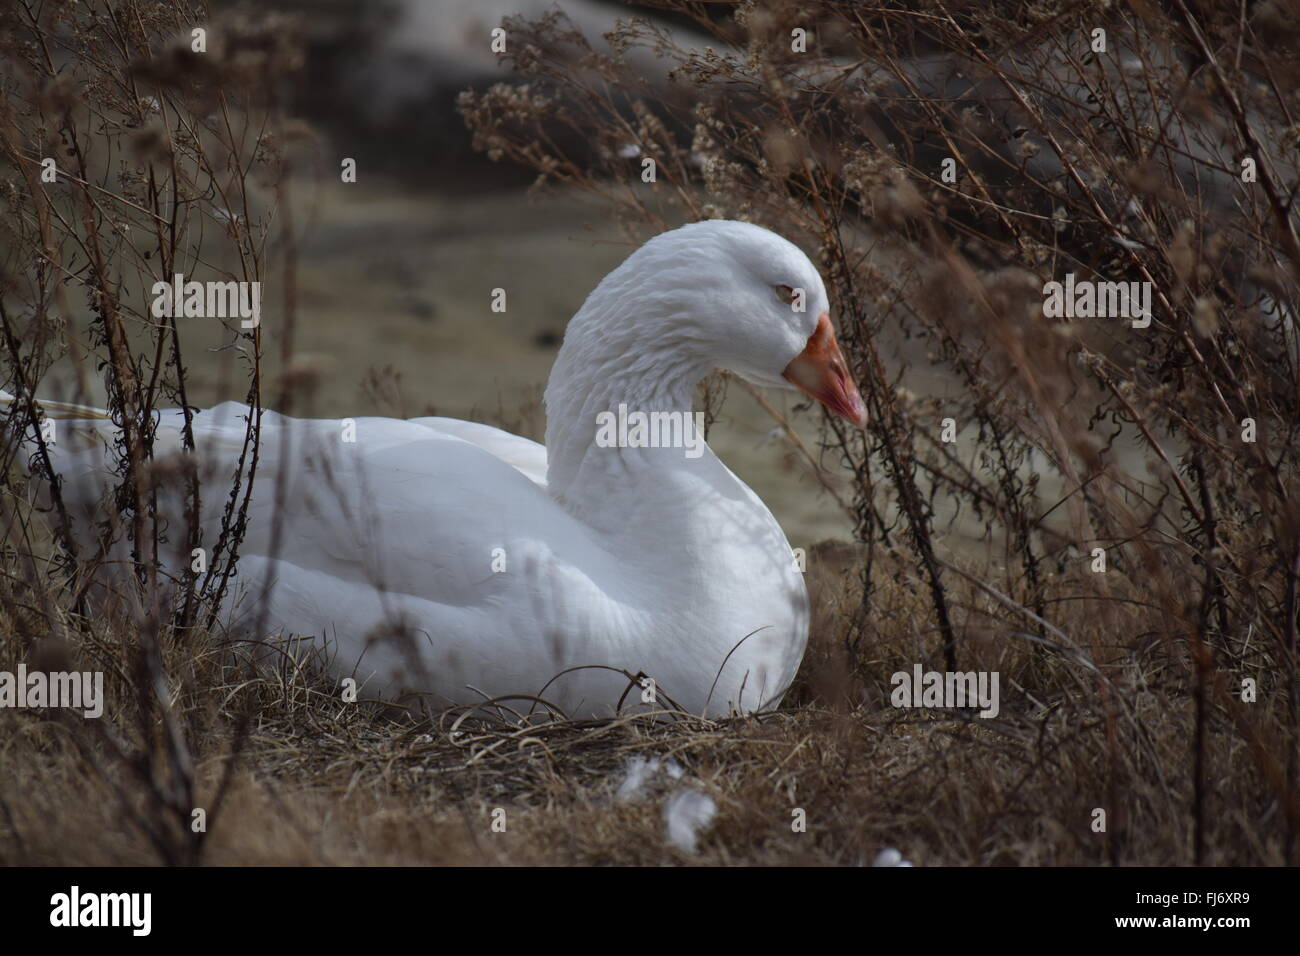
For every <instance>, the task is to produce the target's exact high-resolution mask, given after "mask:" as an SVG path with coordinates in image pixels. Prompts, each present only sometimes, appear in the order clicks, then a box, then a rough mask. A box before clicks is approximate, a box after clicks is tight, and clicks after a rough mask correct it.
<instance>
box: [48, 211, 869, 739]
mask: <svg viewBox="0 0 1300 956" xmlns="http://www.w3.org/2000/svg"><path fill="white" fill-rule="evenodd" d="M800 299H802V302H800ZM799 305H802V306H803V308H802V309H800V308H799V307H798V306H799ZM715 368H723V369H729V370H731V371H732V372H734V373H736V374H738V375H740V376H743V377H744V378H746V379H747V380H749V381H750V382H753V383H755V384H757V385H761V386H774V387H785V388H789V387H795V388H798V389H800V390H802V391H803V392H805V393H807V394H808V395H810V396H812V397H813V398H816V399H817V400H818V401H820V402H822V403H823V404H824V405H826V406H827V407H828V408H829V409H830V410H832V411H833V412H835V413H837V414H839V415H841V416H842V417H844V418H846V419H847V420H849V421H850V422H852V423H854V424H855V425H858V426H861V425H862V424H863V423H864V421H865V411H864V408H863V404H862V400H861V398H860V396H859V393H858V390H857V388H856V386H855V385H854V383H853V381H852V379H851V377H850V376H849V374H848V371H847V367H846V364H845V362H844V359H843V357H842V355H841V353H840V349H839V345H838V343H837V342H836V339H835V334H834V332H833V331H832V328H831V324H830V318H829V313H828V302H827V297H826V290H825V287H824V286H823V284H822V280H821V277H820V276H819V275H818V274H817V270H816V268H815V267H814V266H813V264H812V263H811V262H810V261H809V260H808V258H807V257H806V256H805V255H804V254H803V253H802V252H800V251H799V249H798V248H797V247H795V246H794V245H793V244H792V243H790V242H788V241H786V240H785V239H783V238H781V237H779V236H777V235H775V234H774V233H772V232H769V231H767V230H765V229H762V228H760V227H758V226H754V225H750V224H747V223H742V222H731V221H721V220H713V221H707V222H700V223H695V224H692V225H688V226H684V227H682V228H680V229H676V230H673V231H671V232H667V233H664V234H662V235H660V236H658V237H656V238H654V239H652V240H650V241H649V242H647V243H646V244H645V245H643V246H642V247H641V248H640V249H638V250H637V251H636V252H635V253H633V254H632V255H631V256H630V257H629V258H628V259H627V260H626V261H625V262H624V263H623V264H622V265H620V266H619V267H618V268H617V269H615V270H614V271H613V272H611V273H610V274H609V275H608V276H606V277H605V279H604V280H603V281H602V282H601V283H600V285H599V286H598V287H597V288H596V290H595V291H594V292H593V293H592V294H591V295H590V296H589V297H588V298H587V301H586V302H585V303H584V304H583V306H582V308H581V309H580V310H579V311H578V313H577V314H576V315H575V316H574V317H573V319H572V320H571V321H570V323H569V326H568V330H567V332H566V334H565V338H564V344H563V347H562V348H561V349H560V353H559V356H558V358H557V360H556V363H555V366H554V368H553V370H552V372H551V376H550V381H549V384H548V385H547V389H546V413H547V429H546V446H545V447H543V446H541V445H538V444H537V443H535V442H531V441H528V440H526V439H524V438H520V437H517V436H515V435H511V434H509V433H506V432H503V431H500V430H498V429H495V428H490V427H488V426H485V425H478V424H473V423H470V422H464V421H457V420H454V419H448V418H418V419H412V420H408V421H402V420H395V419H387V418H360V419H356V421H355V441H354V442H348V441H346V440H343V438H344V437H345V436H344V429H343V428H342V427H341V424H340V422H336V421H319V420H298V419H292V418H287V417H284V416H280V415H277V414H275V413H272V412H265V413H264V415H263V424H262V436H261V437H262V446H261V449H262V450H261V462H260V464H259V467H258V473H257V479H256V484H255V492H254V494H253V498H252V507H251V509H250V516H249V528H248V533H247V535H246V537H245V539H244V542H243V545H242V547H241V548H240V557H239V562H238V566H237V575H236V578H235V579H234V580H236V581H237V582H238V586H237V587H236V588H234V589H232V591H231V593H230V594H229V595H228V599H227V601H226V607H225V608H223V614H224V617H225V619H226V620H227V621H228V622H229V624H230V626H232V627H234V628H236V629H238V628H240V627H242V628H245V629H247V628H250V627H253V626H254V625H255V624H256V623H260V624H261V625H262V630H263V633H264V634H271V633H284V634H290V635H303V636H310V637H313V638H318V639H323V640H324V641H326V642H328V643H329V645H330V646H331V651H332V654H333V657H334V669H335V670H336V671H337V672H338V673H340V674H341V675H344V676H353V677H355V678H356V679H357V681H358V683H359V684H361V685H362V687H363V690H364V692H366V693H369V694H371V695H374V696H380V697H383V698H385V699H398V698H402V697H404V696H405V695H407V694H410V693H420V694H423V695H427V697H426V699H427V700H428V701H429V702H431V703H432V704H433V705H435V706H442V705H449V704H473V703H476V702H480V701H482V700H484V699H485V698H495V697H498V696H507V695H512V694H521V695H529V694H532V695H540V696H542V697H544V698H545V699H546V700H547V701H550V702H552V703H554V704H555V705H557V706H558V707H559V708H561V709H562V710H563V711H564V712H565V713H567V714H568V715H570V716H579V715H582V716H585V715H594V714H608V713H610V712H611V711H613V710H614V709H615V708H616V707H617V706H618V705H619V702H620V700H623V701H624V704H623V706H624V707H625V708H628V707H632V706H637V707H640V706H641V704H642V702H641V693H642V688H640V687H637V688H632V690H631V692H629V680H628V678H627V677H626V676H625V674H632V675H638V674H641V675H645V676H646V677H649V678H651V679H653V680H654V682H655V686H656V689H657V691H658V693H660V694H662V696H661V697H660V698H659V701H660V705H661V706H662V705H663V704H664V703H665V702H666V700H671V701H673V702H675V703H676V704H679V705H680V706H681V707H683V708H684V709H686V710H689V711H691V712H694V713H697V714H706V715H718V714H726V713H729V712H735V711H741V712H745V711H753V710H757V709H762V708H766V707H770V706H774V705H775V704H776V703H778V702H779V701H780V699H781V697H782V695H783V694H784V693H785V691H786V689H787V688H788V687H789V685H790V682H791V681H792V679H793V678H794V675H795V671H796V669H797V668H798V666H799V662H800V659H801V658H802V656H803V651H804V646H805V643H806V641H807V634H808V598H807V592H806V590H805V588H804V583H803V579H802V576H801V574H800V573H799V571H798V570H797V569H796V567H795V563H794V560H793V558H792V555H791V549H790V545H789V543H788V542H787V541H786V538H785V535H784V534H783V533H782V531H781V528H780V526H779V525H778V524H777V522H776V520H775V519H774V518H773V517H772V514H771V512H769V511H768V509H767V508H766V507H765V506H764V505H763V502H762V501H760V500H759V499H758V497H757V496H756V495H755V494H754V492H752V491H751V490H750V489H749V488H748V487H747V486H746V485H745V484H744V483H743V482H741V481H740V479H738V478H737V477H736V476H735V475H734V474H732V473H731V471H730V470H728V469H727V467H726V466H725V465H723V464H722V462H721V461H719V460H718V458H717V457H716V456H714V454H713V453H712V452H711V451H710V450H709V449H708V447H707V446H705V445H703V443H702V439H700V440H699V444H697V445H695V446H694V447H686V448H683V447H619V446H617V445H615V446H613V447H610V446H609V442H608V441H606V440H604V438H602V434H601V428H602V422H606V423H607V421H608V418H607V416H603V415H601V413H614V414H615V415H617V414H618V411H619V409H620V406H623V408H624V410H625V411H628V412H643V413H656V412H670V413H678V414H683V413H685V414H687V415H689V413H690V411H691V404H692V397H693V394H694V389H695V386H696V383H697V382H699V381H700V379H701V378H702V377H703V376H704V375H706V374H707V373H709V372H710V371H711V370H713V369H715ZM46 411H47V414H50V415H51V416H53V415H55V414H58V413H60V412H61V413H62V414H63V416H64V417H69V418H71V419H72V421H71V422H70V424H71V425H72V428H70V429H69V428H67V427H66V426H65V429H64V431H63V432H61V433H60V434H61V443H60V444H58V445H55V446H53V448H52V451H53V453H54V460H55V467H56V469H57V470H59V471H60V472H61V473H62V474H63V476H64V479H65V487H64V496H65V499H71V500H73V501H74V503H76V504H77V505H78V506H79V507H80V508H81V509H82V510H85V511H91V510H93V509H94V508H95V507H96V503H97V501H98V496H99V489H100V486H101V485H102V478H103V470H104V468H105V464H106V457H105V450H106V447H107V445H106V443H105V441H104V439H105V438H106V437H108V436H109V432H110V430H111V428H112V425H111V423H108V422H106V421H105V420H104V419H103V418H102V417H101V414H102V413H100V414H93V413H91V412H92V410H90V409H86V408H82V407H79V406H56V405H54V404H53V403H47V405H46ZM247 413H248V409H247V407H246V406H244V405H240V404H237V403H233V402H228V403H225V404H222V405H218V406H216V407H214V408H212V409H210V410H208V411H206V412H201V413H198V414H197V415H196V416H195V426H194V427H195V431H196V441H197V445H198V454H199V456H200V460H201V462H202V464H203V468H202V473H203V474H204V475H205V476H206V477H205V481H213V482H214V483H213V484H205V485H204V492H205V493H204V495H203V513H202V523H203V542H204V543H205V544H206V545H207V546H208V547H209V548H210V547H211V545H212V543H213V542H214V541H215V540H216V536H217V533H218V530H219V527H220V518H221V512H222V508H223V506H224V504H225V497H226V494H227V491H228V482H229V478H230V476H231V475H233V473H234V470H235V467H236V461H237V456H238V453H239V449H240V446H241V444H242V441H243V437H244V429H245V416H246V414H247ZM161 416H162V419H161V423H160V426H159V429H158V437H157V441H156V448H157V449H163V448H165V447H166V446H167V444H168V443H169V442H170V443H172V444H173V445H174V447H177V448H179V433H180V423H181V414H180V412H179V411H175V410H171V411H165V412H162V413H161ZM69 433H71V435H70V436H69V437H68V438H67V439H66V440H64V439H63V436H64V435H68V434H69ZM606 437H608V430H607V431H606ZM687 438H688V440H689V433H688V436H687ZM286 467H287V468H288V471H287V472H286V473H284V475H283V476H282V477H283V479H284V485H285V487H286V489H287V493H286V494H285V495H284V496H283V503H282V505H281V506H280V507H279V508H278V511H279V515H278V519H277V516H276V512H277V503H276V497H277V495H276V485H277V477H281V476H279V475H278V474H277V473H278V471H279V469H281V468H286ZM96 479H98V480H96ZM172 507H175V505H174V504H173V505H172ZM177 512H178V515H179V513H182V512H180V511H179V509H177ZM173 520H174V521H175V519H173ZM277 520H278V521H279V522H280V535H279V543H278V550H277V551H276V554H275V555H273V554H272V550H273V547H274V545H273V543H272V528H273V526H274V524H275V522H276V521H277ZM172 526H173V527H175V528H181V527H184V525H183V523H182V522H180V521H176V523H175V524H173V525H172ZM172 537H173V538H183V537H184V535H183V534H180V533H176V534H173V535H172ZM168 548H169V550H173V558H174V559H173V560H170V561H166V560H165V561H164V564H165V570H168V571H169V572H170V573H172V574H178V573H179V572H180V571H182V570H183V569H184V568H185V567H186V566H187V565H188V564H189V552H188V550H186V549H184V548H183V547H180V546H174V545H172V544H169V545H168Z"/></svg>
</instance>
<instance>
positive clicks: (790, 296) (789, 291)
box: [774, 285, 794, 305]
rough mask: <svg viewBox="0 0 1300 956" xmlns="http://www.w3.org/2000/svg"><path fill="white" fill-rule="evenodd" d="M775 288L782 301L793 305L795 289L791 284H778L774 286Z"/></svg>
mask: <svg viewBox="0 0 1300 956" xmlns="http://www.w3.org/2000/svg"><path fill="white" fill-rule="evenodd" d="M774 288H775V290H776V297H777V298H778V299H779V300H780V301H782V302H784V303H785V304H786V305H791V304H792V303H793V302H794V289H793V288H792V287H791V286H788V285H778V286H774Z"/></svg>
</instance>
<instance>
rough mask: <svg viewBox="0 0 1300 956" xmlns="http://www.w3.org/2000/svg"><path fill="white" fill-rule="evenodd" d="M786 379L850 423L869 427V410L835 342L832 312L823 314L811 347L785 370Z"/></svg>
mask: <svg viewBox="0 0 1300 956" xmlns="http://www.w3.org/2000/svg"><path fill="white" fill-rule="evenodd" d="M782 378H784V379H785V380H786V381H788V382H790V383H791V384H792V385H794V387H795V388H797V389H799V391H801V392H803V393H804V394H805V395H807V396H808V397H809V398H815V399H817V401H819V402H821V403H822V404H823V405H825V406H826V407H827V408H829V409H830V410H831V411H832V412H834V413H835V414H836V415H839V416H840V417H841V418H843V419H845V420H846V421H849V422H852V423H853V424H854V425H857V426H858V427H859V428H865V427H866V424H867V409H866V406H865V405H863V404H862V396H861V395H860V394H859V393H858V386H857V385H855V384H854V382H853V379H852V377H850V375H849V366H848V363H847V362H845V361H844V355H843V353H841V352H840V343H839V342H837V341H836V340H835V330H834V329H832V328H831V316H830V313H829V312H823V313H822V314H821V317H820V318H819V319H818V320H817V328H816V329H814V330H813V334H812V335H811V336H810V337H809V339H808V345H807V347H806V348H805V349H804V350H803V351H802V352H800V353H799V354H798V355H796V356H795V357H794V360H793V361H792V362H791V363H790V364H789V365H787V366H786V367H785V371H784V372H783V373H782Z"/></svg>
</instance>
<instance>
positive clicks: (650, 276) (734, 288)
mask: <svg viewBox="0 0 1300 956" xmlns="http://www.w3.org/2000/svg"><path fill="white" fill-rule="evenodd" d="M610 280H614V282H613V286H614V288H612V289H610V290H609V291H610V292H613V293H616V294H619V295H618V297H619V298H621V299H623V300H624V301H634V302H635V303H636V312H637V317H638V321H637V322H636V325H637V326H638V327H639V334H638V339H640V341H638V343H637V345H638V347H639V348H654V347H655V346H662V345H665V344H668V345H670V347H671V348H672V350H673V352H674V354H675V360H676V361H677V362H678V363H680V364H683V365H690V366H694V367H697V368H699V369H701V370H703V371H710V370H712V369H724V370H727V371H730V372H733V373H735V374H736V375H739V376H740V377H742V378H744V379H745V380H747V381H749V382H751V383H752V384H754V385H758V386H763V387H769V388H780V389H797V390H798V391H801V392H803V393H804V394H805V395H808V396H809V397H811V398H813V399H816V400H817V401H818V402H820V403H821V404H822V405H824V406H826V408H827V409H829V410H830V411H831V412H833V413H834V414H836V415H839V416H840V417H841V418H844V419H845V420H847V421H849V422H851V423H852V424H854V425H856V426H858V427H862V426H863V425H864V424H865V422H866V408H865V406H864V404H863V402H862V397H861V395H860V394H859V392H858V388H857V385H856V384H855V383H854V381H853V377H852V375H851V374H850V373H849V369H848V363H847V362H846V361H845V359H844V355H843V353H842V352H841V351H840V346H839V343H838V342H837V340H836V338H835V331H834V329H833V328H832V326H831V318H830V302H829V299H828V298H827V295H826V287H825V285H824V284H823V282H822V278H821V276H820V275H819V274H818V272H817V268H816V267H815V266H814V265H813V264H812V262H810V261H809V259H808V257H807V256H806V255H804V254H803V252H802V251H801V250H800V249H799V247H798V246H796V245H795V244H794V243H792V242H790V241H789V240H787V239H784V238H782V237H781V236H778V235H777V234H776V233H774V232H771V231H769V230H767V229H764V228H762V227H761V226H755V225H753V224H751V223H746V222H736V221H732V220H725V219H711V220H707V221H704V222H697V223H691V224H690V225H686V226H682V227H680V228H678V229H674V230H672V231H670V232H665V233H662V234H660V235H659V236H656V237H655V238H653V239H651V240H650V241H649V242H647V243H646V244H645V245H643V246H642V247H641V248H640V249H638V250H637V251H636V252H635V253H633V254H632V256H631V257H629V259H628V260H627V261H626V262H625V263H624V264H623V266H621V267H620V268H619V269H618V270H615V272H614V273H612V274H611V275H610V276H609V277H608V278H607V282H609V281H610ZM604 285H605V283H602V287H603V286H604ZM599 291H600V290H598V292H599ZM649 313H657V314H649ZM651 338H652V339H653V340H654V341H648V339H651Z"/></svg>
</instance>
